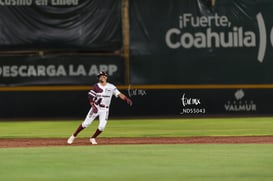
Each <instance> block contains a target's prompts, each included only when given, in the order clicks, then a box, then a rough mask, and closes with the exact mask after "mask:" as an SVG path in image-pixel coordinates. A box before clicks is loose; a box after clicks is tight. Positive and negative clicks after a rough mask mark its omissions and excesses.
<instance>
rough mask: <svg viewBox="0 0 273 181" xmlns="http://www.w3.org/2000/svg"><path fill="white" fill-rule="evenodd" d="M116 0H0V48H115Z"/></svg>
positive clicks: (118, 4) (119, 30) (117, 27)
mask: <svg viewBox="0 0 273 181" xmlns="http://www.w3.org/2000/svg"><path fill="white" fill-rule="evenodd" d="M121 47H122V28H121V1H120V0H0V50H1V51H3V50H9V51H14V50H45V49H46V50H56V49H58V50H63V49H64V50H66V51H68V50H71V49H72V50H88V51H115V50H119V49H120V48H121Z"/></svg>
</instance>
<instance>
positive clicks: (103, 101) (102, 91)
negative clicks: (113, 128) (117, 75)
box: [82, 82, 120, 131]
mask: <svg viewBox="0 0 273 181" xmlns="http://www.w3.org/2000/svg"><path fill="white" fill-rule="evenodd" d="M119 94H120V91H119V90H118V89H117V87H116V86H114V85H113V84H111V83H108V82H107V84H106V85H105V86H102V85H101V83H97V84H95V85H94V87H93V89H92V90H90V91H89V92H88V95H89V96H92V97H94V103H95V105H96V107H97V109H98V112H97V113H94V112H93V109H92V107H91V108H90V110H89V112H88V114H87V115H86V118H85V120H84V121H83V123H82V127H84V128H86V127H88V126H90V125H91V123H92V122H93V121H94V119H95V118H96V117H97V116H99V126H98V129H99V130H100V131H103V130H104V128H105V126H106V124H107V120H108V114H109V107H110V104H111V99H112V96H113V95H115V97H118V95H119Z"/></svg>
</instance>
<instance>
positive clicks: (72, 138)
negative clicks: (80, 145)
mask: <svg viewBox="0 0 273 181" xmlns="http://www.w3.org/2000/svg"><path fill="white" fill-rule="evenodd" d="M75 138H76V137H75V136H73V135H72V136H70V137H69V138H68V140H67V144H69V145H71V144H72V143H73V142H74V140H75Z"/></svg>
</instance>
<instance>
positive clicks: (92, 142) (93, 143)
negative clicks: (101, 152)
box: [90, 138, 98, 145]
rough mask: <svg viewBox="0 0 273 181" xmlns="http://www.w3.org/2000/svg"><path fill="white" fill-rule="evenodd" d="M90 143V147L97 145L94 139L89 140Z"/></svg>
mask: <svg viewBox="0 0 273 181" xmlns="http://www.w3.org/2000/svg"><path fill="white" fill-rule="evenodd" d="M90 143H91V144H92V145H97V144H98V143H97V142H96V139H95V138H90Z"/></svg>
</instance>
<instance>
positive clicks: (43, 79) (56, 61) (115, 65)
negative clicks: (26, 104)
mask: <svg viewBox="0 0 273 181" xmlns="http://www.w3.org/2000/svg"><path fill="white" fill-rule="evenodd" d="M100 71H105V72H107V73H108V74H109V80H110V81H112V82H114V83H115V84H124V80H125V77H124V76H125V75H124V74H125V73H124V59H123V58H122V57H120V56H79V55H65V56H64V55H59V56H58V55H54V56H53V55H49V56H43V57H41V56H16V57H14V56H12V57H8V56H6V57H0V79H1V82H0V86H22V85H90V84H91V83H92V84H93V83H95V82H97V78H96V75H97V74H98V73H99V72H100Z"/></svg>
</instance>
